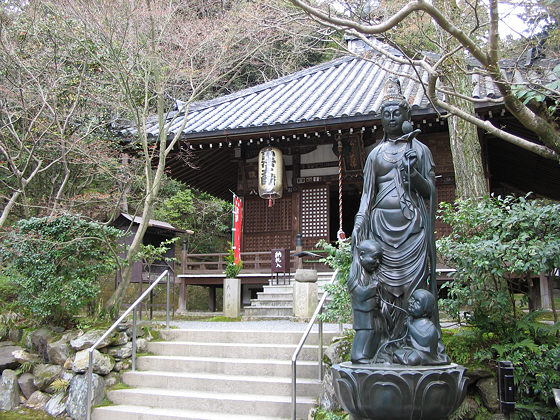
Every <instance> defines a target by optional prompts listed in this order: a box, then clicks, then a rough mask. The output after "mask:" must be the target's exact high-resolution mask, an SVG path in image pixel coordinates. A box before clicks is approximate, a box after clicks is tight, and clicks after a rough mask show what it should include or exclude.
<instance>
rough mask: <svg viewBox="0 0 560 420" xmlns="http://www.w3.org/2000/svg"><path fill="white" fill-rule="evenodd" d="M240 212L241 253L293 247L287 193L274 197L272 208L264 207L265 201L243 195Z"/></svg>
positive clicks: (266, 203) (290, 208)
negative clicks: (242, 210) (242, 222)
mask: <svg viewBox="0 0 560 420" xmlns="http://www.w3.org/2000/svg"><path fill="white" fill-rule="evenodd" d="M243 214H244V226H243V247H242V248H241V250H242V251H243V252H245V251H246V252H259V251H270V250H271V249H273V248H288V249H290V248H293V247H292V242H294V243H295V237H294V235H293V233H292V197H291V194H285V195H284V197H282V198H280V199H278V200H274V205H273V206H272V207H268V200H263V199H262V198H258V197H255V198H247V197H246V198H245V203H244V212H243Z"/></svg>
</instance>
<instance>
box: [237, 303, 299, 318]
mask: <svg viewBox="0 0 560 420" xmlns="http://www.w3.org/2000/svg"><path fill="white" fill-rule="evenodd" d="M293 313H294V308H293V306H291V305H290V306H286V305H284V306H271V307H260V306H247V307H246V308H245V315H246V316H260V315H272V316H281V317H287V318H291V317H292V315H293Z"/></svg>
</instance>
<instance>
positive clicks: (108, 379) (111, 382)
mask: <svg viewBox="0 0 560 420" xmlns="http://www.w3.org/2000/svg"><path fill="white" fill-rule="evenodd" d="M103 379H105V387H107V388H110V387H112V386H115V385H116V384H118V383H120V382H121V381H122V378H121V374H120V373H118V372H110V373H109V374H108V375H107V376H104V377H103Z"/></svg>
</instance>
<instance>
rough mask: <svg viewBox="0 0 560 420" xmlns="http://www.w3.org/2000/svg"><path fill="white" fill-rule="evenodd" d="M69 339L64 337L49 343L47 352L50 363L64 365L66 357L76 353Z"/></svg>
mask: <svg viewBox="0 0 560 420" xmlns="http://www.w3.org/2000/svg"><path fill="white" fill-rule="evenodd" d="M68 341H69V340H68V339H66V338H65V337H63V338H61V339H60V340H58V341H52V342H49V343H48V344H47V354H48V356H49V362H50V363H54V364H57V365H60V366H63V365H64V363H65V362H66V359H68V358H69V357H71V356H72V355H73V354H74V352H73V351H72V348H71V347H70V344H69V342H68Z"/></svg>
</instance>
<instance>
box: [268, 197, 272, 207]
mask: <svg viewBox="0 0 560 420" xmlns="http://www.w3.org/2000/svg"><path fill="white" fill-rule="evenodd" d="M268 207H272V198H269V199H268Z"/></svg>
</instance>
